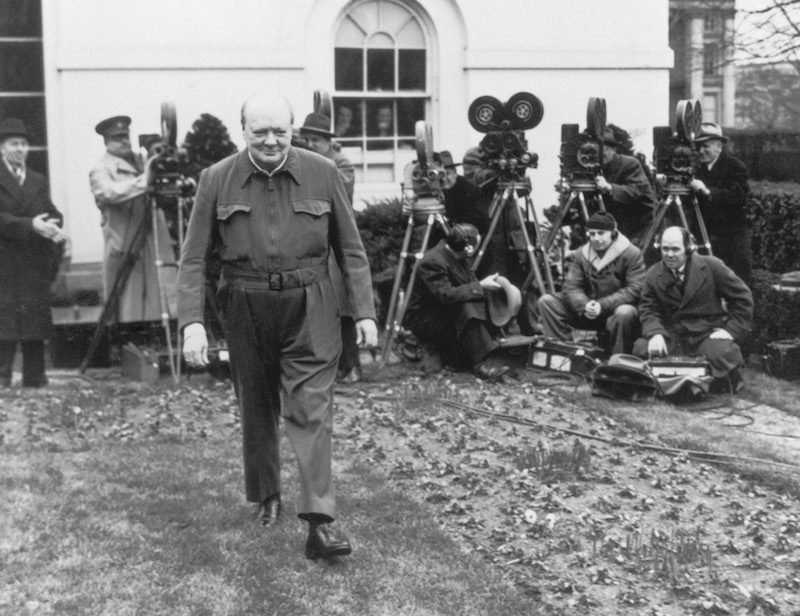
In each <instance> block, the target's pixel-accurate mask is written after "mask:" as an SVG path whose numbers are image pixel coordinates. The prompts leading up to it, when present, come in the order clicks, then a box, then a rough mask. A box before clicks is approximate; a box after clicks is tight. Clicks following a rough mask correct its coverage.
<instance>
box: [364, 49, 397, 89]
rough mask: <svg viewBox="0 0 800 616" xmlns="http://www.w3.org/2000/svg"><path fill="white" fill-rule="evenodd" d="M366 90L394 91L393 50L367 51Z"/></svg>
mask: <svg viewBox="0 0 800 616" xmlns="http://www.w3.org/2000/svg"><path fill="white" fill-rule="evenodd" d="M367 89H368V90H370V91H375V90H386V91H392V90H394V50H393V49H367Z"/></svg>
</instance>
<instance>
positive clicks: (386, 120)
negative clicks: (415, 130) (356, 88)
mask: <svg viewBox="0 0 800 616" xmlns="http://www.w3.org/2000/svg"><path fill="white" fill-rule="evenodd" d="M366 105H367V135H368V136H369V137H393V136H394V134H395V128H394V105H392V101H391V100H376V101H367V104H366Z"/></svg>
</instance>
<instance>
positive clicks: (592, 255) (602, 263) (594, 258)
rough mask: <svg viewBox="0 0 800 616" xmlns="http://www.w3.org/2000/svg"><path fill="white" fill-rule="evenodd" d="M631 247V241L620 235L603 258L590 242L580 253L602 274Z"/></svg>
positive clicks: (582, 247)
mask: <svg viewBox="0 0 800 616" xmlns="http://www.w3.org/2000/svg"><path fill="white" fill-rule="evenodd" d="M630 245H631V241H630V240H629V239H628V238H627V237H625V236H624V235H622V234H621V233H618V235H617V239H615V240H614V241H613V242H611V245H610V246H609V247H608V249H607V250H606V252H605V254H603V256H602V257H601V256H600V255H598V254H597V252H596V251H595V249H594V248H592V245H591V244H590V243H589V242H586V243H585V244H584V245H583V246H581V248H580V251H581V252H582V253H583V257H584V258H585V259H586V260H587V261H588V262H589V263H590V264H591V266H592V268H593V269H594V270H595V271H596V272H600V271H602V270H603V268H604V267H607V266H608V265H610V264H611V263H613V262H614V261H615V260H616V258H617V257H619V256H620V255H621V254H622V252H623V251H624V250H625V249H626V248H627V247H628V246H630Z"/></svg>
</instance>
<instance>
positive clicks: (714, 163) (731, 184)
mask: <svg viewBox="0 0 800 616" xmlns="http://www.w3.org/2000/svg"><path fill="white" fill-rule="evenodd" d="M727 140H728V138H727V137H725V136H724V135H723V134H722V128H721V127H720V126H719V124H714V123H713V122H703V124H702V127H701V129H700V134H699V135H698V136H697V137H696V138H695V140H694V142H695V144H697V149H698V158H699V162H700V165H699V166H698V169H697V172H696V174H695V178H694V179H693V180H692V189H693V190H694V192H695V194H696V195H697V200H698V203H699V204H700V213H701V215H702V216H703V220H704V222H705V223H706V227H707V229H708V235H709V240H710V241H711V248H712V250H713V251H714V255H715V256H717V257H719V258H720V259H722V260H723V261H724V262H725V264H726V265H727V266H728V267H730V268H731V269H732V270H733V271H734V272H736V275H737V276H739V278H741V279H742V280H744V282H745V284H747V286H750V284H751V283H752V267H753V254H752V250H751V247H750V231H749V229H748V222H747V215H746V212H747V196H748V195H749V194H750V188H749V186H748V184H747V167H745V165H744V163H743V162H742V161H740V160H739V159H738V158H736V157H735V156H732V155H731V154H730V153H728V152H726V151H725V150H724V149H723V147H722V144H723V143H725V142H726V141H727Z"/></svg>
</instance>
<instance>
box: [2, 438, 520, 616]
mask: <svg viewBox="0 0 800 616" xmlns="http://www.w3.org/2000/svg"><path fill="white" fill-rule="evenodd" d="M283 449H284V451H285V453H286V455H285V460H286V464H285V468H284V477H285V481H286V492H285V499H286V500H288V501H289V502H287V503H286V505H287V506H286V507H285V510H284V515H283V517H282V522H281V524H280V525H279V526H278V527H277V528H275V529H272V530H264V529H262V528H261V527H260V526H258V525H257V524H256V522H255V521H254V519H253V518H252V513H253V512H252V508H251V507H252V506H251V505H250V504H248V503H245V502H243V493H242V492H243V490H242V477H241V463H240V456H241V453H240V443H239V440H238V438H213V439H205V440H203V439H196V440H186V441H184V442H178V441H175V440H174V439H154V440H150V441H139V442H132V443H115V442H107V443H104V444H102V445H101V446H96V447H91V448H89V449H88V450H86V451H81V452H75V451H56V452H52V451H46V450H33V449H31V450H27V451H23V450H18V451H16V452H2V453H0V462H1V463H2V468H3V469H4V470H3V472H2V482H3V483H2V485H3V488H4V493H5V498H4V499H2V501H0V520H2V521H0V559H1V560H0V569H1V570H2V573H0V588H1V589H0V614H3V615H6V614H8V615H12V614H13V615H14V616H23V615H28V614H29V615H31V616H34V615H35V616H42V615H49V614H53V615H58V616H73V615H74V616H78V615H80V616H93V615H98V616H99V615H104V616H105V615H109V614H113V615H114V616H123V615H128V614H130V615H134V614H136V615H147V616H158V615H161V614H164V615H166V614H169V615H170V616H179V615H192V616H205V615H208V616H215V615H218V614H219V615H222V614H225V615H249V614H258V615H262V614H276V615H281V616H293V615H297V616H301V615H302V616H305V615H309V614H321V615H327V614H332V615H339V614H340V615H343V616H344V615H346V616H359V615H364V616H366V615H370V616H374V615H380V614H386V615H394V614H403V615H429V614H430V615H433V614H436V615H439V614H441V615H445V616H446V615H449V614H453V615H456V614H458V615H461V614H467V613H468V614H487V615H489V614H491V615H500V616H502V615H504V614H508V615H517V614H522V613H532V610H533V612H534V613H535V605H534V604H533V601H534V600H533V598H531V597H527V596H525V595H523V594H522V593H521V592H520V591H519V590H515V589H514V588H513V587H512V586H511V585H510V584H509V583H508V582H507V581H505V580H503V578H502V577H501V576H500V575H499V574H498V573H497V572H495V571H493V570H492V568H491V567H490V566H489V565H488V564H486V563H484V562H483V561H481V560H479V559H477V558H475V557H473V556H469V555H466V554H464V553H463V552H462V551H461V550H460V549H459V548H458V547H457V546H456V544H455V543H454V542H453V541H452V540H451V539H450V538H448V537H447V536H446V535H445V534H443V532H442V530H441V529H440V528H439V527H438V526H437V524H436V523H435V522H434V520H433V519H431V516H430V514H429V513H428V512H426V511H425V510H424V509H423V508H421V506H420V505H418V504H415V503H414V502H413V501H412V500H411V499H407V498H404V497H403V495H402V494H400V493H398V492H396V491H395V490H393V489H392V487H391V485H390V484H388V483H387V482H386V481H385V479H384V477H383V476H381V475H379V474H377V473H375V472H374V471H373V470H372V469H370V468H369V467H367V466H364V465H363V463H358V462H355V461H353V462H349V461H339V463H338V468H337V478H338V481H337V486H338V493H339V495H340V496H339V513H340V516H341V523H340V524H339V525H340V526H341V527H342V528H343V529H344V530H346V532H347V533H348V535H349V536H350V538H351V541H352V543H353V547H354V553H353V555H352V556H349V557H344V558H341V559H338V560H337V561H336V562H335V563H325V562H321V561H320V562H314V561H310V560H307V559H305V558H304V556H303V553H302V550H303V544H304V540H305V534H304V533H305V525H304V524H302V523H301V522H300V521H299V520H298V519H297V518H296V515H295V513H296V512H295V509H294V506H293V504H292V502H291V501H292V497H293V495H294V494H295V486H296V476H295V471H294V469H293V461H292V459H291V454H290V453H289V451H288V450H289V448H288V447H285V443H284V447H283Z"/></svg>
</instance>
